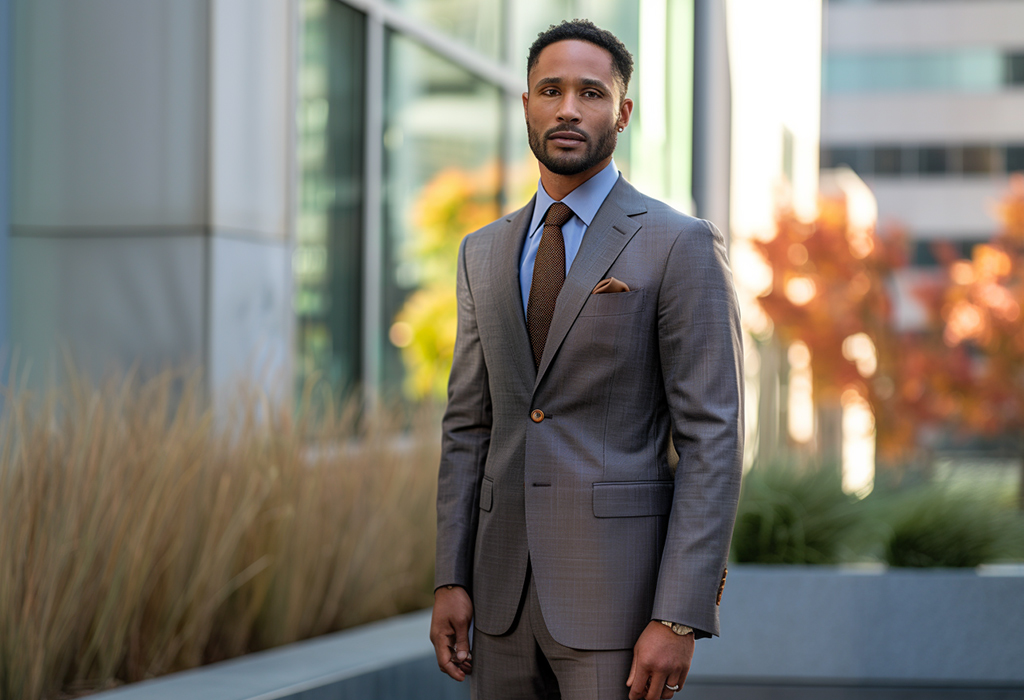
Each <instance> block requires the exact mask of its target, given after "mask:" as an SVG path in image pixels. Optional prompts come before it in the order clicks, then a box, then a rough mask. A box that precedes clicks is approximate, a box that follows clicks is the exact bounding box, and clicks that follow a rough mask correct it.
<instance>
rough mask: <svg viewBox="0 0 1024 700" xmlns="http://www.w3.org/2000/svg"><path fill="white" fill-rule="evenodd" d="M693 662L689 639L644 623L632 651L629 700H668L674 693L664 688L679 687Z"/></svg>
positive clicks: (659, 626) (652, 622)
mask: <svg viewBox="0 0 1024 700" xmlns="http://www.w3.org/2000/svg"><path fill="white" fill-rule="evenodd" d="M692 659H693V635H692V634H685V635H678V634H676V633H675V632H673V631H672V630H671V629H669V628H668V627H666V626H665V625H663V624H661V623H660V622H658V621H656V620H652V621H651V622H650V623H648V625H647V628H646V629H644V631H643V634H641V635H640V639H638V640H637V643H636V646H634V647H633V667H632V668H631V669H630V670H629V679H628V680H626V685H627V686H629V700H640V698H644V699H645V700H657V699H658V698H662V699H663V700H668V698H671V697H672V695H673V694H674V693H675V691H673V690H669V689H668V688H667V687H666V686H670V685H671V686H679V687H680V688H682V687H683V682H684V681H685V680H686V674H687V673H688V672H689V671H690V661H691V660H692Z"/></svg>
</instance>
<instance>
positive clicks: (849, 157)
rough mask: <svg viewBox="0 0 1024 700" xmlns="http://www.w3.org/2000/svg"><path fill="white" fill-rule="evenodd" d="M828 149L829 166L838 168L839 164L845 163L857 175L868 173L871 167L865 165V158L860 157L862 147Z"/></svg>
mask: <svg viewBox="0 0 1024 700" xmlns="http://www.w3.org/2000/svg"><path fill="white" fill-rule="evenodd" d="M827 150H828V158H827V160H828V166H827V167H830V168H838V167H839V166H841V165H845V166H846V167H848V168H850V169H851V170H853V171H854V172H856V173H857V174H858V175H865V174H870V172H871V168H870V167H865V166H868V165H869V164H868V163H867V162H865V161H867V160H868V159H867V158H862V157H861V154H862V151H863V149H859V148H852V147H850V148H830V149H827Z"/></svg>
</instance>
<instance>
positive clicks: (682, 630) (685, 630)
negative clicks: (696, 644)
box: [658, 620, 693, 637]
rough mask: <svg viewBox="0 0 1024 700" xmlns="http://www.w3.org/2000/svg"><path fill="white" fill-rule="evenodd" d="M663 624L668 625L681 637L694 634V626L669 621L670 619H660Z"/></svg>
mask: <svg viewBox="0 0 1024 700" xmlns="http://www.w3.org/2000/svg"><path fill="white" fill-rule="evenodd" d="M658 622H660V623H661V624H663V625H665V626H666V627H668V628H669V629H670V630H672V631H673V632H675V633H676V634H678V635H679V636H680V637H685V636H686V635H688V634H693V628H692V627H687V626H686V625H681V624H679V623H678V622H669V621H668V620H658Z"/></svg>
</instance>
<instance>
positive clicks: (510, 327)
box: [491, 196, 536, 386]
mask: <svg viewBox="0 0 1024 700" xmlns="http://www.w3.org/2000/svg"><path fill="white" fill-rule="evenodd" d="M535 202H536V196H535V197H534V198H533V199H532V200H530V203H529V204H527V205H526V206H525V207H523V208H522V209H520V210H519V211H517V212H513V213H512V214H510V215H509V216H507V217H505V223H506V226H505V229H504V231H502V232H501V234H500V235H498V236H497V240H496V241H495V243H494V248H493V250H494V254H493V255H492V256H491V279H492V280H493V282H492V287H493V289H495V297H496V302H497V304H496V307H497V312H498V315H499V316H500V318H501V327H502V331H503V333H502V335H503V337H504V338H506V339H507V342H508V349H509V357H510V359H511V362H512V364H513V365H515V367H516V371H518V373H519V375H520V377H521V378H522V380H523V386H531V385H532V384H533V383H534V379H535V378H536V368H534V366H533V351H532V350H531V349H530V336H529V334H528V333H527V331H526V316H525V315H524V313H523V297H522V293H521V292H520V289H519V257H520V255H522V252H523V243H524V241H525V240H526V228H527V227H528V226H529V225H530V219H531V217H532V216H533V206H534V203H535Z"/></svg>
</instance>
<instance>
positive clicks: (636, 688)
mask: <svg viewBox="0 0 1024 700" xmlns="http://www.w3.org/2000/svg"><path fill="white" fill-rule="evenodd" d="M633 667H634V672H633V673H632V674H630V678H631V679H632V681H633V682H632V683H631V684H630V686H629V700H640V698H643V697H645V696H646V695H647V689H648V687H649V686H648V684H649V683H650V682H651V673H650V671H649V670H648V669H647V666H646V665H645V664H643V663H640V662H638V661H637V660H636V657H635V656H634V658H633Z"/></svg>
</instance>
